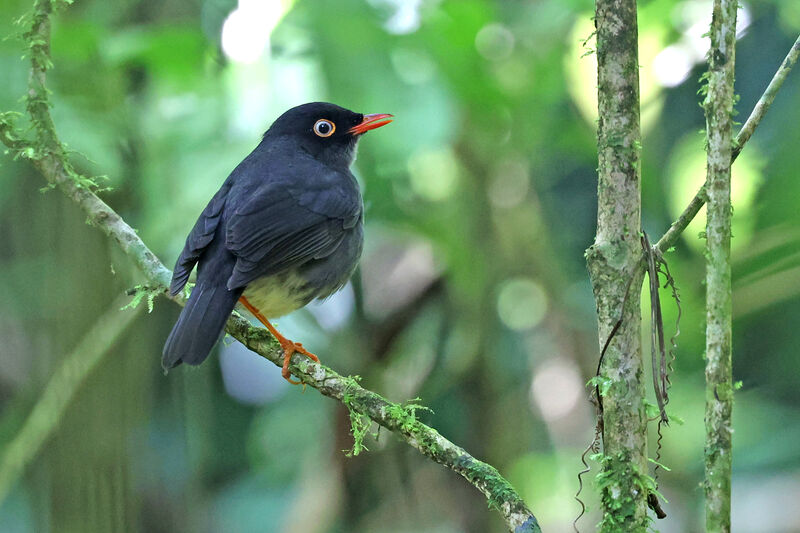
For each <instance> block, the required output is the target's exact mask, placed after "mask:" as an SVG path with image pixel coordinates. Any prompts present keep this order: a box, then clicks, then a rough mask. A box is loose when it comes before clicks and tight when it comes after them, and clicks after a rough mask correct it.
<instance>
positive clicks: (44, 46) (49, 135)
mask: <svg viewBox="0 0 800 533" xmlns="http://www.w3.org/2000/svg"><path fill="white" fill-rule="evenodd" d="M62 1H63V0H62ZM59 3H61V2H59V0H36V1H35V3H34V8H33V14H32V16H31V17H30V19H29V20H30V30H29V31H28V32H26V34H25V39H26V40H27V41H28V43H29V44H30V50H31V64H32V68H31V77H30V83H29V92H28V96H27V100H28V106H27V107H28V112H29V114H30V115H31V121H32V123H33V124H34V129H35V131H36V134H37V140H36V142H31V141H26V140H24V139H23V138H22V137H21V136H20V135H18V133H17V131H16V130H15V129H14V126H13V114H11V113H2V114H0V141H2V142H3V143H4V144H6V146H8V147H9V149H10V150H11V151H12V152H13V154H14V156H15V157H22V158H25V159H28V160H30V161H31V163H32V164H33V165H34V166H35V167H36V168H37V169H38V170H39V171H40V172H41V173H42V175H43V176H44V177H45V179H46V180H47V182H48V183H49V184H50V185H51V186H55V187H58V188H59V189H61V191H62V192H63V193H64V194H66V195H67V196H68V197H69V198H71V199H72V200H73V201H75V203H77V204H78V205H79V206H80V207H81V209H82V210H83V211H84V212H85V213H86V214H87V216H88V221H89V222H90V223H91V224H92V225H94V226H95V227H97V228H98V229H100V230H101V231H102V232H103V233H105V234H106V235H107V236H108V237H109V238H110V239H112V240H113V241H114V242H116V243H117V245H118V246H119V247H120V248H121V249H122V251H123V252H124V253H125V254H126V255H128V256H129V257H130V258H131V259H132V260H133V262H134V263H136V265H137V266H138V267H139V269H140V270H141V272H142V273H143V274H144V276H145V277H146V278H147V280H148V283H149V284H150V288H151V290H157V291H159V292H162V293H163V294H164V295H165V296H167V297H168V298H170V299H172V300H174V301H176V302H177V303H179V304H181V305H183V304H184V303H185V300H184V297H183V295H180V294H179V295H177V296H175V297H170V296H169V294H168V291H167V287H168V285H169V281H170V277H171V273H170V271H169V269H167V268H166V267H165V266H164V265H163V264H162V263H161V262H160V261H159V260H158V258H157V257H156V256H155V254H153V253H152V252H151V251H150V249H149V248H148V247H147V246H146V245H145V243H144V242H143V241H142V240H141V239H140V238H139V236H138V235H137V234H136V232H135V231H134V230H133V229H132V228H131V227H130V226H129V225H128V224H127V223H125V221H124V220H123V219H122V218H121V217H120V216H119V215H117V213H115V212H114V210H113V209H111V208H110V207H109V206H108V205H107V204H106V203H105V202H103V201H102V200H101V199H100V198H98V197H97V195H96V194H94V192H92V190H91V188H92V185H93V182H92V180H91V179H89V178H87V177H85V176H81V175H79V174H78V173H77V172H76V171H75V170H74V169H73V168H72V166H71V165H70V163H69V161H68V160H67V156H66V151H65V150H64V149H63V145H62V144H61V142H60V141H59V139H58V137H57V135H56V132H55V129H54V127H52V124H53V123H52V119H51V118H50V111H49V100H48V93H47V89H46V88H45V79H46V71H47V69H48V67H49V65H50V59H49V43H50V22H49V20H50V15H51V13H52V10H53V7H54V6H57V5H58V4H59ZM63 3H67V2H66V1H64V2H63ZM226 331H227V332H228V333H229V334H230V335H231V336H233V337H234V338H236V339H238V340H239V341H240V342H242V343H243V344H244V345H245V346H247V347H248V348H249V349H251V350H252V351H254V352H256V353H258V354H259V355H261V356H262V357H264V358H265V359H268V360H269V361H272V362H273V363H274V364H275V365H277V366H279V367H280V366H281V365H282V361H283V351H282V349H281V348H280V345H279V344H278V342H277V341H276V340H275V339H274V338H273V337H272V336H271V335H269V333H268V332H267V331H266V330H264V329H260V328H255V327H253V326H251V325H250V323H249V322H248V321H247V320H245V319H244V318H243V317H242V316H241V315H239V314H238V313H236V312H234V313H233V314H232V316H231V318H230V319H229V320H228V323H227V325H226ZM290 369H291V371H292V373H293V374H294V375H295V376H297V377H298V378H300V379H301V380H302V381H303V383H306V384H308V385H310V386H312V387H314V388H316V389H317V390H319V391H320V392H321V393H322V394H323V395H325V396H328V397H330V398H334V399H336V400H339V401H340V402H342V403H344V404H345V405H346V406H347V408H348V409H349V410H350V411H351V412H355V413H357V414H358V415H363V416H366V417H369V418H370V419H371V420H373V421H375V422H376V423H378V424H380V425H381V426H383V427H385V428H387V429H389V430H390V431H392V432H394V433H395V434H397V435H398V436H399V437H400V438H401V439H402V440H404V441H406V442H407V443H408V444H409V445H411V446H413V447H414V448H416V449H417V450H419V451H420V452H421V453H422V454H423V455H425V456H426V457H429V458H430V459H432V460H433V461H435V462H437V463H439V464H442V465H444V466H446V467H448V468H450V469H451V470H453V471H454V472H456V473H458V474H460V475H461V476H462V477H464V478H465V479H466V480H467V481H469V482H470V483H471V484H472V485H473V486H475V487H476V488H477V489H478V490H479V491H481V492H482V493H483V494H484V495H485V496H486V498H487V500H488V503H489V506H490V507H491V508H494V509H496V510H498V511H499V512H500V513H501V514H502V515H503V518H504V520H505V522H506V525H507V527H508V529H509V531H513V532H515V533H540V532H541V530H540V528H539V524H538V523H537V521H536V518H535V517H534V516H533V514H532V513H531V511H530V510H529V509H528V507H527V506H526V504H525V502H524V501H523V500H522V498H520V496H519V495H518V494H517V493H516V491H515V490H514V488H513V487H512V486H511V484H509V483H508V481H506V480H505V479H504V478H503V477H502V476H501V475H500V474H499V473H498V472H497V470H496V469H495V468H494V467H492V466H491V465H488V464H486V463H484V462H482V461H479V460H477V459H475V458H474V457H472V456H471V455H469V454H468V453H467V452H466V451H465V450H464V449H463V448H461V447H459V446H457V445H455V444H453V443H452V442H450V441H449V440H447V439H445V438H444V437H442V436H441V435H440V434H439V433H438V432H437V431H436V430H435V429H433V428H431V427H429V426H427V425H425V424H423V423H422V422H420V421H419V420H418V419H417V418H416V415H415V406H413V405H405V406H404V405H402V404H397V403H393V402H390V401H388V400H386V399H384V398H383V397H381V396H380V395H378V394H376V393H374V392H371V391H369V390H366V389H364V388H363V387H361V386H359V385H358V383H357V382H356V380H355V379H354V378H351V377H343V376H341V375H339V374H338V373H336V372H334V371H333V370H331V369H330V368H328V367H326V366H324V365H321V364H318V363H314V362H312V361H310V360H308V359H307V358H305V357H302V356H295V357H294V358H293V359H292V363H291V365H290Z"/></svg>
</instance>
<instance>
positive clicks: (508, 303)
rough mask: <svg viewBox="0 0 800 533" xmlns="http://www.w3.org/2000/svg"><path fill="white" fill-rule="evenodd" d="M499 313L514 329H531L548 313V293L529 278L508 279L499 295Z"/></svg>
mask: <svg viewBox="0 0 800 533" xmlns="http://www.w3.org/2000/svg"><path fill="white" fill-rule="evenodd" d="M497 314H498V315H499V316H500V320H501V321H502V322H503V324H505V325H506V326H507V327H509V328H511V329H513V330H517V331H523V330H526V329H530V328H532V327H534V326H536V325H538V324H539V322H541V321H542V319H543V318H544V317H545V315H546V314H547V293H545V291H544V289H543V288H542V286H541V285H540V284H539V283H537V282H535V281H533V280H532V279H529V278H514V279H511V280H507V281H505V282H503V284H502V285H501V286H500V291H499V293H498V295H497Z"/></svg>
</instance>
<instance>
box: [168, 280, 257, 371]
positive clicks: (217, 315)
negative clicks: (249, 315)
mask: <svg viewBox="0 0 800 533" xmlns="http://www.w3.org/2000/svg"><path fill="white" fill-rule="evenodd" d="M241 295H242V289H239V290H233V291H230V290H228V288H227V287H226V286H225V285H224V284H223V285H221V286H213V285H209V284H206V283H198V284H197V285H195V287H194V289H193V290H192V295H191V296H190V297H189V301H188V302H186V307H184V308H183V311H181V316H180V318H178V322H177V323H176V324H175V327H173V328H172V333H170V334H169V337H168V338H167V342H166V344H164V351H163V352H162V355H161V366H162V367H164V370H168V369H170V368H172V367H175V366H178V365H179V364H181V363H187V364H190V365H199V364H200V363H202V362H203V361H204V360H205V358H206V357H208V354H209V353H210V352H211V348H213V347H214V344H216V342H217V341H218V340H219V338H220V336H221V333H222V329H223V328H224V327H225V322H226V321H227V319H228V317H229V316H230V314H231V311H233V307H234V306H235V305H236V302H237V301H238V300H239V296H241Z"/></svg>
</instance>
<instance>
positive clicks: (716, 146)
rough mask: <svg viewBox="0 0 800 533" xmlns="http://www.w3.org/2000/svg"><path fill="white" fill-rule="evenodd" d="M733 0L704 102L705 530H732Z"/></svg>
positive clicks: (721, 5) (722, 13)
mask: <svg viewBox="0 0 800 533" xmlns="http://www.w3.org/2000/svg"><path fill="white" fill-rule="evenodd" d="M737 6H738V3H737V1H736V0H715V1H714V13H713V18H712V22H711V32H710V35H711V50H710V51H709V54H708V92H707V94H706V99H705V102H704V107H705V112H706V138H707V140H708V157H707V174H706V185H707V187H706V191H707V195H708V219H707V223H706V239H707V243H706V415H705V422H706V444H705V496H706V531H710V532H718V531H719V532H728V531H730V529H731V453H732V446H731V433H732V429H731V410H732V407H733V378H732V372H731V261H730V260H731V159H732V157H731V156H732V152H733V118H732V117H733V103H734V92H733V77H734V63H735V57H736V56H735V50H736V48H735V47H736V9H737Z"/></svg>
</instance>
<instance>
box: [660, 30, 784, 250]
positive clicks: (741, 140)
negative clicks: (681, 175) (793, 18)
mask: <svg viewBox="0 0 800 533" xmlns="http://www.w3.org/2000/svg"><path fill="white" fill-rule="evenodd" d="M798 57H800V36H798V37H797V40H796V41H795V42H794V45H792V48H791V49H790V50H789V53H788V54H786V57H785V58H784V59H783V62H782V63H781V66H780V67H778V70H777V71H776V72H775V75H774V76H773V77H772V80H770V82H769V85H768V86H767V88H766V89H765V90H764V94H762V95H761V98H759V99H758V102H756V105H755V107H754V108H753V111H752V112H751V113H750V116H749V117H747V121H745V123H744V126H742V129H741V130H739V133H738V134H737V135H736V139H735V140H734V145H733V150H732V152H731V163H732V162H734V161H736V158H737V157H738V156H739V154H740V153H741V152H742V148H744V145H745V143H747V141H749V140H750V137H751V136H752V135H753V132H754V131H755V130H756V128H757V127H758V125H759V124H760V123H761V119H762V118H764V115H765V114H766V113H767V110H769V107H770V106H771V105H772V102H773V100H775V96H776V95H777V94H778V91H779V90H780V88H781V86H782V85H783V82H784V81H785V80H786V77H787V76H788V75H789V71H790V70H792V67H793V66H794V64H795V63H797V58H798ZM706 199H707V195H706V186H705V184H703V186H702V187H700V190H699V191H697V194H695V195H694V198H692V201H691V202H689V205H687V206H686V209H684V210H683V213H681V215H680V216H679V217H678V219H677V220H676V221H675V222H673V223H672V225H671V226H670V228H669V230H667V232H666V233H665V234H664V235H663V236H662V237H661V238H660V239H659V240H658V242H657V243H656V245H655V246H654V248H655V249H656V251H658V252H660V253H662V254H663V253H665V252H666V251H667V250H669V249H670V248H671V247H673V246H675V243H676V242H678V237H680V236H681V234H682V233H683V232H684V230H685V229H686V228H687V226H689V223H690V222H691V221H692V219H694V217H695V216H697V213H698V212H699V211H700V208H702V207H703V206H704V205H705V203H706Z"/></svg>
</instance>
